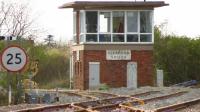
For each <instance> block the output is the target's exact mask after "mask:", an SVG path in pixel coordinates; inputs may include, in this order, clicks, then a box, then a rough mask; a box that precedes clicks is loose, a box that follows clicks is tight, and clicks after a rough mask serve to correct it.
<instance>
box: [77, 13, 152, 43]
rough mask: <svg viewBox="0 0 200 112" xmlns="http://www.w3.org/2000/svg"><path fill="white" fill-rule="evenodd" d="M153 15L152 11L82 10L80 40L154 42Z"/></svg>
mask: <svg viewBox="0 0 200 112" xmlns="http://www.w3.org/2000/svg"><path fill="white" fill-rule="evenodd" d="M152 16H153V15H152V11H81V12H80V18H79V20H80V42H152ZM75 24H76V23H74V25H75ZM74 32H76V31H75V29H74ZM74 36H76V35H74Z"/></svg>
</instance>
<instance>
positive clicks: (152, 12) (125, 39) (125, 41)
mask: <svg viewBox="0 0 200 112" xmlns="http://www.w3.org/2000/svg"><path fill="white" fill-rule="evenodd" d="M86 11H97V16H98V17H97V18H98V20H97V24H98V25H97V30H98V31H97V33H86ZM116 11H123V12H124V25H125V26H124V33H113V24H112V23H113V12H116ZM131 11H133V12H138V30H137V32H128V31H127V12H131ZM141 11H151V16H152V21H151V22H152V33H140V12H141ZM80 12H83V15H84V16H83V17H84V18H83V21H84V32H83V33H81V32H80V35H79V39H80V36H81V35H83V38H84V41H83V42H80V44H153V43H154V10H114V11H113V10H81V11H80ZM100 12H110V13H111V20H110V26H111V27H110V32H105V33H104V32H100V31H99V29H100V25H99V23H100V17H99V15H100ZM86 34H96V35H97V42H86ZM100 34H110V35H111V42H99V35H100ZM113 34H114V35H115V34H121V35H124V42H113ZM128 34H136V35H138V42H127V35H128ZM141 34H146V35H148V34H151V36H152V40H151V42H141V41H140V35H141Z"/></svg>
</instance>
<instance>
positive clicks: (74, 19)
mask: <svg viewBox="0 0 200 112" xmlns="http://www.w3.org/2000/svg"><path fill="white" fill-rule="evenodd" d="M73 34H74V35H76V12H73Z"/></svg>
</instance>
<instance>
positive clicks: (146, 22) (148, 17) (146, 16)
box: [140, 11, 152, 33]
mask: <svg viewBox="0 0 200 112" xmlns="http://www.w3.org/2000/svg"><path fill="white" fill-rule="evenodd" d="M140 32H141V33H151V32H152V12H151V11H141V12H140Z"/></svg>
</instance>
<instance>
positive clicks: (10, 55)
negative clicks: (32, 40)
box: [1, 46, 28, 72]
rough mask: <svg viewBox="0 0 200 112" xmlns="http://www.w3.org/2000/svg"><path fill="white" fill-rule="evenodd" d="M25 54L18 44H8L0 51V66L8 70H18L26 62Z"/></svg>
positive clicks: (21, 68)
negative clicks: (0, 64)
mask: <svg viewBox="0 0 200 112" xmlns="http://www.w3.org/2000/svg"><path fill="white" fill-rule="evenodd" d="M27 60H28V59H27V54H26V52H25V51H24V49H23V48H21V47H19V46H9V47H7V48H5V49H4V50H3V52H2V53H1V63H2V66H3V67H4V68H5V69H6V70H8V71H9V72H19V71H21V70H23V68H24V67H25V66H26V64H27Z"/></svg>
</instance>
